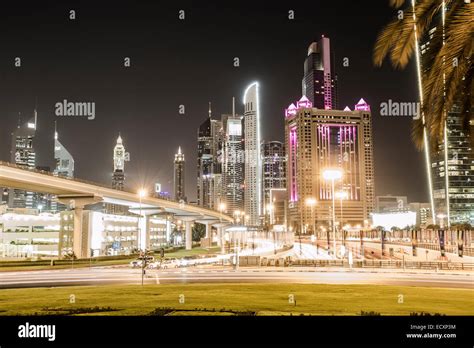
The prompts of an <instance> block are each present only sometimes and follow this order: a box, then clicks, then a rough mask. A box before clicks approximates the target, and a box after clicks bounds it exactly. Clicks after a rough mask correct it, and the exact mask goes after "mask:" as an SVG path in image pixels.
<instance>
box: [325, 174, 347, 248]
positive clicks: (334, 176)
mask: <svg viewBox="0 0 474 348" xmlns="http://www.w3.org/2000/svg"><path fill="white" fill-rule="evenodd" d="M323 178H324V180H328V181H331V198H332V233H333V249H334V256H336V209H335V205H336V204H335V197H334V181H336V180H338V179H341V178H342V171H341V170H340V169H326V170H324V171H323ZM328 248H329V245H328Z"/></svg>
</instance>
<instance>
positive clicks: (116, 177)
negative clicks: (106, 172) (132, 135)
mask: <svg viewBox="0 0 474 348" xmlns="http://www.w3.org/2000/svg"><path fill="white" fill-rule="evenodd" d="M126 161H130V154H129V153H128V152H125V147H124V146H123V140H122V137H121V136H120V134H119V136H118V138H117V144H116V145H115V147H114V172H113V174H112V188H114V189H116V190H121V191H123V189H124V187H125V162H126Z"/></svg>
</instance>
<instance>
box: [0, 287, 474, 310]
mask: <svg viewBox="0 0 474 348" xmlns="http://www.w3.org/2000/svg"><path fill="white" fill-rule="evenodd" d="M72 294H73V295H74V296H75V300H76V302H75V303H74V304H71V303H69V298H70V295H72ZM181 294H183V295H184V296H185V303H184V304H180V303H179V296H180V295H181ZM289 294H293V295H294V296H295V299H296V306H295V305H293V304H290V303H288V296H289ZM399 295H403V297H404V302H403V303H398V298H399ZM92 307H100V308H107V307H110V308H111V309H114V310H115V311H110V312H100V313H81V314H80V315H147V314H149V313H150V312H152V311H153V310H155V309H157V308H173V309H176V312H175V313H172V314H171V315H173V314H174V315H193V312H185V311H180V310H186V309H188V310H189V309H191V310H194V309H197V312H196V314H198V315H216V314H218V313H212V312H206V311H204V310H208V311H209V310H211V311H212V310H216V311H220V310H224V312H225V310H228V311H230V310H233V311H237V312H245V311H252V312H257V314H258V315H300V314H305V315H360V313H361V311H365V312H370V311H373V312H378V313H381V314H382V315H410V313H411V312H426V313H431V314H435V313H440V314H446V315H474V291H473V290H470V289H441V288H424V287H409V286H385V285H332V284H331V285H325V284H212V285H211V284H184V285H177V284H161V285H145V286H143V287H142V286H139V285H113V286H112V285H111V286H84V287H62V288H35V289H7V290H0V315H35V314H38V315H43V314H47V311H45V309H49V310H51V309H53V310H54V309H66V310H67V309H76V312H81V309H83V308H92ZM222 315H228V314H227V313H222Z"/></svg>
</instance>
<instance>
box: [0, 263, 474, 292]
mask: <svg viewBox="0 0 474 348" xmlns="http://www.w3.org/2000/svg"><path fill="white" fill-rule="evenodd" d="M144 282H145V284H172V283H178V284H179V283H181V284H186V283H275V282H276V283H305V284H380V285H382V284H383V285H402V286H423V287H441V288H467V289H474V275H473V274H472V272H471V273H468V272H464V273H462V272H456V273H447V272H446V273H442V272H439V273H436V272H427V271H408V270H407V271H402V270H373V269H372V270H371V269H364V270H358V269H357V270H356V269H354V270H350V269H343V268H338V269H334V268H331V269H325V268H300V267H298V268H296V267H295V268H243V267H241V268H240V269H239V270H233V269H232V268H230V267H227V268H224V267H213V266H203V267H192V268H178V269H171V270H160V271H151V270H147V274H146V277H145V280H144ZM140 283H141V273H140V269H131V268H124V267H122V268H112V267H96V268H91V269H87V268H80V269H65V270H54V271H31V272H29V271H21V272H4V273H0V289H7V288H31V287H58V286H77V285H106V284H140Z"/></svg>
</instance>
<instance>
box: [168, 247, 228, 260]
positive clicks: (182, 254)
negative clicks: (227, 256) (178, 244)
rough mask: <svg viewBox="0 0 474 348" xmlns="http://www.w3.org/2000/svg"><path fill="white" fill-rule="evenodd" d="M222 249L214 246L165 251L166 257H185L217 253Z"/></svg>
mask: <svg viewBox="0 0 474 348" xmlns="http://www.w3.org/2000/svg"><path fill="white" fill-rule="evenodd" d="M220 250H221V248H220V247H212V248H193V249H191V250H184V249H182V250H178V251H173V252H170V253H165V257H176V258H180V257H185V256H195V255H206V254H217V253H219V252H220Z"/></svg>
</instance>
